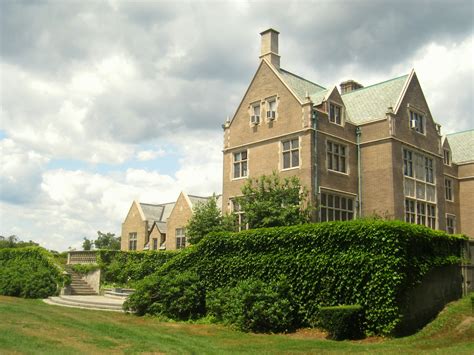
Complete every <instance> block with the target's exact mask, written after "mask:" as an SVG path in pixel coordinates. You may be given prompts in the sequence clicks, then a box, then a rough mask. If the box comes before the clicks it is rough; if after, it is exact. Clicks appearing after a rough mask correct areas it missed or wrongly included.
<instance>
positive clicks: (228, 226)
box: [186, 196, 234, 244]
mask: <svg viewBox="0 0 474 355" xmlns="http://www.w3.org/2000/svg"><path fill="white" fill-rule="evenodd" d="M233 229H234V216H233V215H224V216H223V215H222V213H221V211H220V209H219V207H218V206H217V198H216V196H212V197H211V198H210V199H209V200H208V201H207V202H206V203H198V204H196V205H195V206H194V207H193V215H192V217H191V219H190V220H189V223H188V225H187V226H186V235H187V236H188V238H189V242H190V243H191V244H196V243H198V242H199V241H200V240H201V239H202V238H204V237H205V236H206V235H207V234H209V233H211V232H225V231H229V232H230V231H233Z"/></svg>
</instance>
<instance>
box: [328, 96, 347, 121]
mask: <svg viewBox="0 0 474 355" xmlns="http://www.w3.org/2000/svg"><path fill="white" fill-rule="evenodd" d="M331 107H338V108H339V116H340V117H339V119H340V121H341V123H337V122H336V118H334V121H332V120H331V113H332V110H331ZM327 113H328V121H329V123H332V124H335V125H336V126H341V127H344V124H345V119H344V114H345V112H344V106H343V105H341V104H340V103H338V102H335V101H332V100H328V101H327Z"/></svg>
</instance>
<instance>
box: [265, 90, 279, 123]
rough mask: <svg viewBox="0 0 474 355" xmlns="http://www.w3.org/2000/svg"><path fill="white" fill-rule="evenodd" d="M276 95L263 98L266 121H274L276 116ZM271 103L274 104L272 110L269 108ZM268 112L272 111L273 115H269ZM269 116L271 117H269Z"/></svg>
mask: <svg viewBox="0 0 474 355" xmlns="http://www.w3.org/2000/svg"><path fill="white" fill-rule="evenodd" d="M277 98H278V97H277V96H276V95H275V96H271V97H268V98H266V99H265V112H266V113H265V119H266V121H267V122H271V121H275V120H276V119H277V117H278V100H277ZM271 103H273V104H274V105H275V107H274V110H271ZM270 112H274V115H269V113H270ZM270 116H271V117H270Z"/></svg>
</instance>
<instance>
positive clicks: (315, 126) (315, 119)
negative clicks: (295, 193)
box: [311, 111, 321, 222]
mask: <svg viewBox="0 0 474 355" xmlns="http://www.w3.org/2000/svg"><path fill="white" fill-rule="evenodd" d="M311 125H312V126H313V135H314V196H315V202H316V206H317V220H318V222H319V221H320V220H321V210H320V208H319V201H320V198H319V179H318V173H319V172H318V115H317V113H316V111H311Z"/></svg>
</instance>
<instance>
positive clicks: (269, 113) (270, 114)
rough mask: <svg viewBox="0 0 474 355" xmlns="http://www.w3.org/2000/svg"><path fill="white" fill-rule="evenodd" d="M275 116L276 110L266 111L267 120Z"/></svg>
mask: <svg viewBox="0 0 474 355" xmlns="http://www.w3.org/2000/svg"><path fill="white" fill-rule="evenodd" d="M275 117H276V112H275V111H267V118H268V119H269V120H274V119H275Z"/></svg>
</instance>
